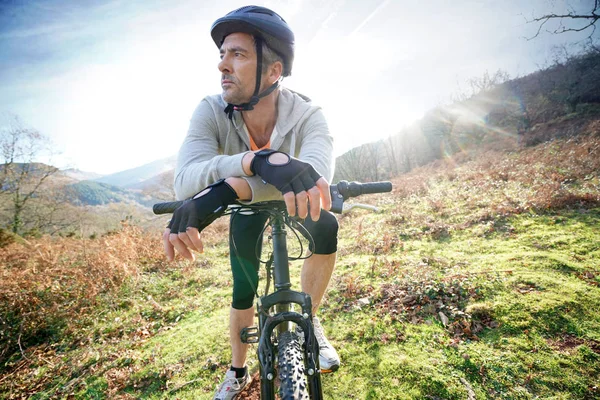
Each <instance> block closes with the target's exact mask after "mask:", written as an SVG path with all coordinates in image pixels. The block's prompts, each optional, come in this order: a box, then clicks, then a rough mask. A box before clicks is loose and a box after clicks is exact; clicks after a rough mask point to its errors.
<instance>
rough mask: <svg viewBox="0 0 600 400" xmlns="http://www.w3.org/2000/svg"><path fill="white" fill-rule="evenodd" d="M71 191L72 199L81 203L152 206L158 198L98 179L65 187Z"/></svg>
mask: <svg viewBox="0 0 600 400" xmlns="http://www.w3.org/2000/svg"><path fill="white" fill-rule="evenodd" d="M65 190H68V191H69V193H70V197H71V199H72V200H71V201H72V202H73V203H75V204H79V205H92V206H97V205H103V204H108V203H138V204H141V205H144V206H151V205H152V204H153V203H155V202H156V199H154V198H151V197H150V196H148V195H144V194H142V193H141V192H140V191H133V190H129V189H125V188H120V187H118V186H115V185H110V184H108V183H103V182H96V181H81V182H77V183H72V184H70V185H67V186H66V187H65Z"/></svg>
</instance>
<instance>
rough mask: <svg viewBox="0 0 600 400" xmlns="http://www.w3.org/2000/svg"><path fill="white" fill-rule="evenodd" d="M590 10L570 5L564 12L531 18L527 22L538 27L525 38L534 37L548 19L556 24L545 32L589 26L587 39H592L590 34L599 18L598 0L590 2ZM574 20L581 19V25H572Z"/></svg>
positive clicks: (594, 29)
mask: <svg viewBox="0 0 600 400" xmlns="http://www.w3.org/2000/svg"><path fill="white" fill-rule="evenodd" d="M590 7H591V10H590V11H589V12H578V11H575V10H574V9H573V8H572V7H571V9H570V10H569V11H568V12H566V13H561V14H556V13H549V14H546V15H542V16H540V17H536V18H533V19H531V20H529V21H527V22H528V23H537V24H538V29H537V32H536V33H535V35H533V36H532V37H530V38H528V39H527V40H531V39H534V38H536V37H538V36H539V34H540V33H541V32H542V29H544V26H546V24H547V23H548V22H550V21H558V26H556V27H555V28H551V29H546V32H548V33H552V34H560V33H565V32H582V31H585V30H587V29H590V28H591V30H592V31H591V33H590V34H589V36H588V39H590V40H591V39H592V36H593V35H594V33H595V32H596V23H597V22H598V20H599V19H600V0H594V3H593V4H590ZM574 21H581V22H582V24H581V25H577V26H573V23H574ZM575 24H577V23H575Z"/></svg>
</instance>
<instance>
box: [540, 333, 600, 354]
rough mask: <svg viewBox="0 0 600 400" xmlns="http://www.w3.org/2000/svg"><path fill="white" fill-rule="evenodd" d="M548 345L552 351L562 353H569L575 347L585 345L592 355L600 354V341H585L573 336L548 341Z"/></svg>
mask: <svg viewBox="0 0 600 400" xmlns="http://www.w3.org/2000/svg"><path fill="white" fill-rule="evenodd" d="M547 342H548V345H549V346H550V347H552V348H553V349H556V350H558V351H561V352H564V353H570V352H571V351H573V350H574V349H576V348H577V347H579V346H581V345H583V344H585V345H586V346H588V347H589V348H590V349H591V350H592V351H593V352H594V353H596V354H600V341H597V340H589V339H588V340H585V339H582V338H578V337H576V336H573V335H565V336H563V337H562V338H559V339H555V338H553V339H548V340H547Z"/></svg>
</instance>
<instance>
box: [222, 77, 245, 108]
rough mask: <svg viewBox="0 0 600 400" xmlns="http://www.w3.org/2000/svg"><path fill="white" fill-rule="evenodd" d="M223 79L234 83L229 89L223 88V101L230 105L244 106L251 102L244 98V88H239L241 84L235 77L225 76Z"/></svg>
mask: <svg viewBox="0 0 600 400" xmlns="http://www.w3.org/2000/svg"><path fill="white" fill-rule="evenodd" d="M223 79H227V80H229V81H232V82H233V84H231V85H229V86H228V87H227V88H222V89H223V93H222V95H221V97H223V100H225V101H226V102H227V103H229V104H243V103H247V102H248V101H249V100H248V99H246V96H244V93H242V88H241V87H240V86H239V83H240V82H239V81H238V80H237V79H235V78H234V77H233V76H224V77H223Z"/></svg>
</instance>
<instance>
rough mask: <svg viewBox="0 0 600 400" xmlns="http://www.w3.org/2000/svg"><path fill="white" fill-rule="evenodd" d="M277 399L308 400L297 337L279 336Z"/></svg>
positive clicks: (302, 360) (284, 334) (292, 334)
mask: <svg viewBox="0 0 600 400" xmlns="http://www.w3.org/2000/svg"><path fill="white" fill-rule="evenodd" d="M278 342H279V344H278V347H279V350H278V353H279V380H280V387H279V397H280V398H281V400H300V399H309V398H310V397H309V395H308V385H307V382H306V368H305V366H304V353H303V352H302V348H301V346H300V342H299V339H298V335H296V333H294V332H289V331H288V332H283V333H282V334H281V335H279V340H278Z"/></svg>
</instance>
